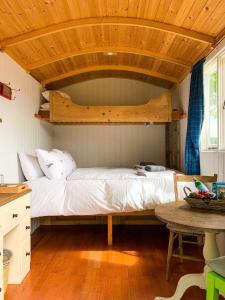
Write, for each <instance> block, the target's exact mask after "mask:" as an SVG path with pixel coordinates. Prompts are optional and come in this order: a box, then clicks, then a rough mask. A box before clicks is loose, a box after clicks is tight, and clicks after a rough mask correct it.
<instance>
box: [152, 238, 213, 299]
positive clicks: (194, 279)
mask: <svg viewBox="0 0 225 300" xmlns="http://www.w3.org/2000/svg"><path fill="white" fill-rule="evenodd" d="M203 256H204V259H205V260H208V259H211V258H216V257H218V256H219V251H218V248H217V244H216V233H209V232H206V233H205V243H204V248H203ZM209 271H210V268H209V267H208V266H205V267H204V273H200V274H187V275H184V276H183V277H181V279H180V280H179V282H178V284H177V288H176V291H175V294H174V295H173V296H172V297H156V298H155V300H166V299H167V300H180V299H181V298H182V296H183V294H184V293H185V291H186V290H187V289H188V288H189V287H191V286H198V287H200V289H205V288H206V278H207V277H206V275H207V273H208V272H209Z"/></svg>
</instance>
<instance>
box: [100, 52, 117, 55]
mask: <svg viewBox="0 0 225 300" xmlns="http://www.w3.org/2000/svg"><path fill="white" fill-rule="evenodd" d="M103 54H104V56H116V55H117V52H112V51H108V52H104V53H103Z"/></svg>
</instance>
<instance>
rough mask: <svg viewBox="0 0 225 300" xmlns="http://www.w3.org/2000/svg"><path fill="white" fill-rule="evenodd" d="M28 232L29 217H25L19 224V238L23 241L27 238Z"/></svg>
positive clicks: (29, 226)
mask: <svg viewBox="0 0 225 300" xmlns="http://www.w3.org/2000/svg"><path fill="white" fill-rule="evenodd" d="M30 232H31V224H30V219H25V220H24V221H23V222H22V223H21V224H20V240H21V241H23V240H25V239H27V238H29V237H30Z"/></svg>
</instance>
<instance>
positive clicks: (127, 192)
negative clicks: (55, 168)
mask: <svg viewBox="0 0 225 300" xmlns="http://www.w3.org/2000/svg"><path fill="white" fill-rule="evenodd" d="M28 184H29V186H30V187H31V189H32V194H31V214H32V217H41V216H59V215H65V216H67V215H95V214H108V213H113V212H114V213H115V212H129V211H137V210H145V209H150V208H154V207H155V205H157V204H160V203H168V202H172V201H174V188H173V172H172V171H164V172H149V173H148V174H147V177H140V176H137V175H136V174H135V170H134V169H121V168H117V169H113V168H81V169H79V168H78V169H76V170H75V171H74V172H73V173H72V174H71V175H70V176H69V177H68V178H67V180H49V179H48V178H47V177H41V178H39V179H36V180H34V181H29V182H28Z"/></svg>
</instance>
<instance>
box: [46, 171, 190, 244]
mask: <svg viewBox="0 0 225 300" xmlns="http://www.w3.org/2000/svg"><path fill="white" fill-rule="evenodd" d="M170 170H171V171H174V172H175V173H179V174H181V175H184V173H183V172H181V171H178V170H175V169H170ZM174 191H175V201H177V199H178V195H177V182H176V176H175V177H174ZM97 217H103V218H104V220H105V218H106V217H107V240H108V246H112V244H113V217H114V218H116V217H134V218H135V217H141V218H143V217H147V219H145V220H143V222H141V223H140V220H136V222H135V221H134V222H132V223H128V224H135V225H137V224H139V225H144V224H145V225H161V224H163V223H162V222H161V221H160V220H159V219H157V218H156V217H155V209H154V208H153V209H147V210H140V211H132V212H118V213H112V214H97V215H88V216H58V217H42V218H40V220H41V221H40V224H41V225H75V224H76V225H78V224H99V222H97V219H96V218H97ZM76 218H78V220H76ZM83 218H86V219H83ZM90 218H94V219H92V220H90ZM137 221H138V222H137ZM100 224H105V222H104V221H103V222H100ZM117 224H118V223H117ZM126 224H127V223H126Z"/></svg>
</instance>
